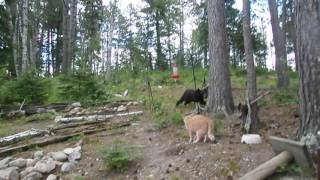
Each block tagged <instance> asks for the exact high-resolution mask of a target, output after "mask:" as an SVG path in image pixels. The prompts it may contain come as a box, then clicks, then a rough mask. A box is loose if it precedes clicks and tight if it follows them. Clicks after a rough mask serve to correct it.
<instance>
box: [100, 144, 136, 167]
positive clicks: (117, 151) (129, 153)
mask: <svg viewBox="0 0 320 180" xmlns="http://www.w3.org/2000/svg"><path fill="white" fill-rule="evenodd" d="M135 154H136V153H135V148H134V147H130V146H127V145H125V144H124V143H123V142H121V141H118V140H115V141H113V142H112V144H111V145H109V146H107V147H106V148H105V149H104V150H103V151H102V159H103V160H104V162H105V165H106V167H107V168H108V169H109V170H114V171H117V172H124V171H126V170H128V168H129V167H130V166H131V165H132V164H133V163H134V162H135V160H136V159H137V157H136V155H135Z"/></svg>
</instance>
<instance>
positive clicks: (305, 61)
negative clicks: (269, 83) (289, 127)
mask: <svg viewBox="0 0 320 180" xmlns="http://www.w3.org/2000/svg"><path fill="white" fill-rule="evenodd" d="M319 8H320V1H319V0H308V1H307V0H296V1H295V10H296V18H295V20H296V23H295V25H296V33H297V34H296V36H297V39H296V42H297V62H298V69H299V77H300V88H299V94H300V102H299V106H300V112H301V119H300V124H299V129H298V131H297V135H298V138H301V137H302V136H306V135H307V134H309V133H312V134H313V135H315V136H317V131H319V129H320V121H319V118H320V108H319V107H320V91H319V89H320V51H319V50H320V43H319V42H320V36H319V32H320V9H319Z"/></svg>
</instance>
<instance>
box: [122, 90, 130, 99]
mask: <svg viewBox="0 0 320 180" xmlns="http://www.w3.org/2000/svg"><path fill="white" fill-rule="evenodd" d="M128 94H129V90H128V89H126V90H125V91H124V93H123V97H126V96H128Z"/></svg>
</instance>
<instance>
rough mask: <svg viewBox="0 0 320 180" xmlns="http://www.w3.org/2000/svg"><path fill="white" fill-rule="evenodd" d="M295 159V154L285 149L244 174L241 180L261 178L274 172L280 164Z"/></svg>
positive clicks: (257, 179) (258, 179)
mask: <svg viewBox="0 0 320 180" xmlns="http://www.w3.org/2000/svg"><path fill="white" fill-rule="evenodd" d="M292 159H293V155H292V154H291V153H289V152H288V151H283V152H281V153H280V154H278V155H277V156H275V157H273V158H272V159H270V160H269V161H267V162H265V163H263V164H261V165H260V166H258V167H257V168H256V169H254V170H253V171H250V172H249V173H247V174H245V175H244V176H242V177H241V178H240V179H239V180H252V179H255V180H260V179H265V178H267V177H269V176H270V175H272V174H274V173H275V171H276V170H277V168H278V167H279V166H283V165H286V164H287V163H289V162H290V161H291V160H292Z"/></svg>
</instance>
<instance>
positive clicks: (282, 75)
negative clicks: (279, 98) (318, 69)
mask: <svg viewBox="0 0 320 180" xmlns="http://www.w3.org/2000/svg"><path fill="white" fill-rule="evenodd" d="M268 3H269V9H270V16H271V26H272V34H273V42H274V47H275V52H276V72H277V77H278V84H277V85H278V87H279V88H285V87H288V85H289V77H288V71H287V69H288V67H287V52H286V45H285V37H284V33H283V32H282V31H281V28H280V24H279V17H278V10H277V3H276V0H268Z"/></svg>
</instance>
